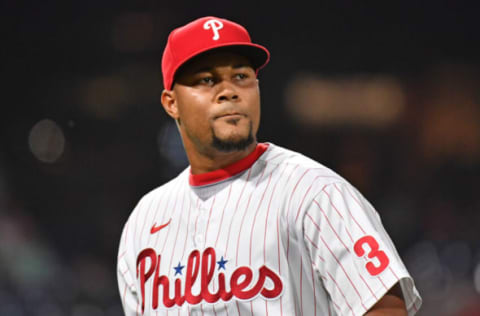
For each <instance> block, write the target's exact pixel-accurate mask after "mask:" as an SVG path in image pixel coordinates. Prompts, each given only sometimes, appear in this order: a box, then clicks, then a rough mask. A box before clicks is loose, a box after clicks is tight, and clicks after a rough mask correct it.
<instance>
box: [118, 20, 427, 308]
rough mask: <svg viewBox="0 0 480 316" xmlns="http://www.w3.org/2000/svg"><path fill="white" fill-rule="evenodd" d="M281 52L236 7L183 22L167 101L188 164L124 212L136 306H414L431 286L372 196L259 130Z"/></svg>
mask: <svg viewBox="0 0 480 316" xmlns="http://www.w3.org/2000/svg"><path fill="white" fill-rule="evenodd" d="M269 58H270V53H269V51H268V50H267V49H266V48H265V47H263V46H260V45H257V44H254V43H252V41H251V39H250V36H249V34H248V32H247V30H246V29H245V28H244V27H242V26H240V25H239V24H237V23H234V22H231V21H229V20H226V19H221V18H216V17H203V18H200V19H197V20H195V21H193V22H190V23H188V24H187V25H184V26H182V27H179V28H177V29H175V30H173V31H172V32H171V34H170V36H169V38H168V41H167V44H166V47H165V50H164V52H163V57H162V73H163V81H164V87H165V90H164V91H163V92H162V95H161V103H162V105H163V107H164V109H165V111H166V112H167V113H168V115H170V116H171V117H172V118H173V119H174V120H175V122H176V123H177V126H178V130H179V132H180V135H181V137H182V141H183V145H184V148H185V151H186V154H187V157H188V159H189V162H190V166H189V167H188V168H187V169H186V170H184V171H183V172H181V173H180V174H179V175H178V176H177V177H176V178H174V179H173V180H171V181H169V182H168V183H166V184H164V185H162V186H160V187H159V188H157V189H155V190H153V191H152V192H150V193H148V194H146V195H145V196H144V197H143V198H142V199H141V200H140V202H139V203H138V205H137V206H136V208H135V209H134V211H133V212H132V214H131V215H130V217H129V219H128V221H127V223H126V224H125V227H124V229H123V233H122V237H121V240H120V246H119V254H118V285H119V291H120V296H121V300H122V304H123V308H124V311H125V314H126V315H128V316H133V315H171V316H174V315H217V316H220V315H228V316H237V315H285V316H293V315H298V316H300V315H309V316H310V315H318V316H320V315H407V313H408V315H414V314H415V313H416V312H417V310H418V309H419V308H420V305H421V298H420V296H419V294H418V292H417V290H416V288H415V285H414V282H413V279H412V278H411V276H410V275H409V273H408V271H407V270H406V268H405V266H404V264H403V263H402V261H401V259H400V257H399V255H398V253H397V251H396V249H395V247H394V245H393V243H392V241H391V240H390V238H389V236H388V235H387V233H386V232H385V230H384V228H383V227H382V224H381V221H380V218H379V215H378V213H377V212H376V211H375V209H374V208H373V207H372V205H370V203H369V202H368V201H367V200H366V199H365V198H364V197H363V196H362V195H361V194H360V193H359V192H358V191H357V190H356V189H355V188H354V187H353V186H352V185H350V184H349V183H348V182H347V181H346V180H345V179H343V178H342V177H341V176H339V175H338V174H336V173H335V172H333V171H332V170H330V169H328V168H327V167H325V166H323V165H321V164H320V163H318V162H316V161H313V160H311V159H309V158H307V157H305V156H303V155H301V154H299V153H296V152H293V151H290V150H287V149H285V148H282V147H280V146H277V145H275V144H272V143H259V142H257V139H256V133H257V130H258V127H259V120H260V93H259V85H258V80H257V74H258V71H259V70H260V69H261V68H262V67H263V66H265V64H267V62H268V61H269Z"/></svg>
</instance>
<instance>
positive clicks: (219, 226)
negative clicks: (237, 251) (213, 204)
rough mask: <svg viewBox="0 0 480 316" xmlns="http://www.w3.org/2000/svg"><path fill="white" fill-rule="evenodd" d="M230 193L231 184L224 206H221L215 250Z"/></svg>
mask: <svg viewBox="0 0 480 316" xmlns="http://www.w3.org/2000/svg"><path fill="white" fill-rule="evenodd" d="M230 193H232V184H230V189H229V190H228V197H227V201H225V205H224V206H223V211H222V217H221V218H220V224H219V225H218V233H217V239H216V240H215V248H217V242H218V237H219V236H220V231H221V230H222V227H223V225H222V224H223V215H224V214H225V208H226V207H227V204H228V202H229V201H230Z"/></svg>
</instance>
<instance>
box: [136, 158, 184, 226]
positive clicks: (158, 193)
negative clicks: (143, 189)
mask: <svg viewBox="0 0 480 316" xmlns="http://www.w3.org/2000/svg"><path fill="white" fill-rule="evenodd" d="M188 174H189V167H188V168H186V169H184V170H183V171H182V172H181V173H179V174H178V175H177V176H176V177H175V178H173V179H171V180H169V181H168V182H166V183H164V184H162V185H160V186H158V187H156V188H155V189H153V190H151V191H149V192H148V193H146V194H145V195H143V196H142V197H141V198H140V200H139V201H138V203H137V205H136V206H135V208H134V210H133V211H132V212H131V214H130V216H129V219H128V220H130V219H131V218H133V217H134V215H135V214H136V213H137V212H141V211H142V209H143V208H146V207H149V205H150V204H151V203H152V201H153V200H158V199H159V198H160V197H163V196H167V195H168V194H170V193H171V192H173V191H175V189H176V188H178V187H179V186H180V185H181V183H180V182H185V185H188Z"/></svg>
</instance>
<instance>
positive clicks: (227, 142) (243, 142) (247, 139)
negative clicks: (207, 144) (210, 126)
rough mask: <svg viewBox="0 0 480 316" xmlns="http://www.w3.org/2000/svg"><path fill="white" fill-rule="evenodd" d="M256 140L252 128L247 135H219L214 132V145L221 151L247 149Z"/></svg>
mask: <svg viewBox="0 0 480 316" xmlns="http://www.w3.org/2000/svg"><path fill="white" fill-rule="evenodd" d="M254 142H255V139H254V137H253V134H252V133H251V129H250V132H249V133H248V134H247V135H244V136H240V135H235V137H219V136H217V135H216V134H215V133H213V140H212V146H213V147H214V148H215V149H217V150H219V151H223V152H233V151H242V150H246V149H247V148H248V147H249V146H250V145H251V144H253V143H254Z"/></svg>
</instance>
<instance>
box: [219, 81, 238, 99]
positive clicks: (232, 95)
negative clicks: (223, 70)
mask: <svg viewBox="0 0 480 316" xmlns="http://www.w3.org/2000/svg"><path fill="white" fill-rule="evenodd" d="M218 89H219V91H218V95H217V102H224V101H236V100H238V98H239V96H238V93H237V90H236V89H235V86H234V85H233V83H231V82H228V81H227V80H224V81H222V82H220V83H219V85H218Z"/></svg>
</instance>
